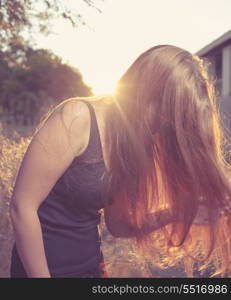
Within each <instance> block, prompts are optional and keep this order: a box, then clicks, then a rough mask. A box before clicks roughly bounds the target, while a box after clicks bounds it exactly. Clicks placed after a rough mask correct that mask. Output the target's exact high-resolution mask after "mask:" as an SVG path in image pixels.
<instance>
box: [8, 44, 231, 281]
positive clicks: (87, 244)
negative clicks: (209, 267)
mask: <svg viewBox="0 0 231 300" xmlns="http://www.w3.org/2000/svg"><path fill="white" fill-rule="evenodd" d="M88 109H89V110H88ZM89 112H90V113H89ZM224 142H225V138H224V136H223V131H222V127H221V121H220V119H219V114H218V111H217V108H216V99H215V93H214V88H213V84H212V83H211V82H210V80H209V78H208V75H207V72H206V69H205V67H204V66H203V61H202V60H201V59H199V58H198V57H196V56H194V55H192V54H190V53H189V52H187V51H185V50H183V49H181V48H178V47H175V46H171V45H161V46H157V47H153V48H151V49H149V50H147V51H146V52H144V53H143V54H142V55H140V56H139V57H138V58H137V59H136V61H135V62H134V63H133V64H132V65H131V66H130V68H129V69H128V70H127V72H126V73H125V74H124V75H123V76H122V78H121V79H120V81H119V82H118V86H117V90H116V92H115V94H114V95H113V96H110V97H109V96H102V97H89V98H73V99H68V100H65V101H63V102H62V103H61V104H59V105H57V106H56V107H55V108H54V109H53V110H52V111H51V112H50V113H48V115H47V116H46V118H45V119H44V120H43V122H42V123H41V124H40V126H38V128H37V130H36V132H35V134H34V136H33V139H32V141H31V143H30V145H29V147H28V150H27V152H26V154H25V156H24V159H23V161H22V164H21V167H20V170H19V173H18V176H17V179H16V183H15V187H14V191H13V195H12V202H11V218H12V223H13V226H14V229H15V239H16V246H15V247H14V248H13V255H12V264H11V277H25V276H28V277H101V276H104V275H102V267H101V266H102V265H103V256H102V253H101V250H100V235H99V232H98V229H97V226H98V224H99V222H100V209H101V208H104V214H105V221H106V225H107V227H108V229H109V231H110V232H111V233H112V234H113V235H114V236H117V237H135V238H136V239H135V240H136V241H137V245H138V249H140V250H142V251H145V253H146V254H147V255H151V257H152V258H153V259H154V263H158V258H159V257H162V258H163V256H161V255H160V254H161V253H164V255H165V260H163V259H162V260H161V261H160V262H159V264H160V265H164V264H165V263H166V262H168V263H172V262H177V261H179V259H181V260H183V261H185V263H187V266H189V265H190V264H191V265H192V264H193V262H194V261H198V260H199V261H204V262H205V266H206V264H208V263H209V262H210V261H212V262H214V264H215V266H216V270H217V273H219V274H221V275H223V276H224V274H225V272H227V270H228V269H229V267H230V266H229V263H230V255H231V254H230V249H231V247H230V246H231V244H230V236H231V235H230V233H231V227H230V226H231V218H230V196H231V188H230V165H229V164H228V163H227V162H226V161H225V159H224V153H223V148H222V146H223V144H224Z"/></svg>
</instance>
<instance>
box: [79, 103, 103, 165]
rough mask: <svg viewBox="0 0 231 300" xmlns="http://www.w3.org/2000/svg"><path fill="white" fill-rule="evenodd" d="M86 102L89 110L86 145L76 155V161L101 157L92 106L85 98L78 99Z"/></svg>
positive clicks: (100, 146) (97, 159)
mask: <svg viewBox="0 0 231 300" xmlns="http://www.w3.org/2000/svg"><path fill="white" fill-rule="evenodd" d="M78 101H82V102H84V103H86V105H87V106H88V109H89V112H90V118H91V124H90V135H89V140H88V145H87V148H86V149H85V151H84V152H83V153H82V154H80V155H79V156H77V157H76V159H77V160H78V161H84V162H89V163H94V162H98V161H101V160H102V159H103V154H102V145H101V140H100V134H99V128H98V123H97V119H96V115H95V111H94V108H93V106H92V105H91V104H90V103H89V102H88V101H86V100H82V99H81V100H78Z"/></svg>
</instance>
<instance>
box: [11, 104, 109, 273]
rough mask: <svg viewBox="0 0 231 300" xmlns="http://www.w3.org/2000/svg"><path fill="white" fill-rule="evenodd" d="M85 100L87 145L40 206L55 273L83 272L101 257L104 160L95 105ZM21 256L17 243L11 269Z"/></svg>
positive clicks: (51, 263) (40, 217)
mask: <svg viewBox="0 0 231 300" xmlns="http://www.w3.org/2000/svg"><path fill="white" fill-rule="evenodd" d="M81 101H84V100H81ZM84 102H85V103H86V104H87V106H88V108H89V112H90V117H91V127H90V136H89V142H88V145H87V148H86V149H85V151H84V152H83V153H82V154H80V155H79V156H77V157H75V158H74V160H73V161H72V163H71V165H70V166H69V167H68V168H67V170H66V171H65V172H64V173H63V175H62V176H61V177H60V178H59V179H58V181H57V182H56V183H55V185H54V186H53V188H52V190H51V191H50V193H49V194H48V196H47V197H46V199H45V200H44V201H43V202H42V204H41V205H40V207H39V209H38V216H39V219H40V222H41V228H42V232H43V240H44V247H45V253H46V258H47V262H48V267H49V270H50V272H51V275H54V276H65V275H70V274H71V273H75V274H77V273H78V272H84V271H86V270H88V269H89V267H91V266H94V265H95V266H97V264H98V263H99V261H100V259H101V252H100V236H99V233H98V228H97V225H98V224H99V222H100V213H99V210H100V209H101V208H102V207H103V203H102V201H101V188H102V181H101V179H102V175H103V174H104V171H105V164H104V160H103V155H102V146H101V141H100V134H99V128H98V124H97V119H96V115H95V112H94V109H93V106H92V105H91V104H90V103H89V102H87V101H84ZM18 259H19V257H18V255H17V253H16V249H15V247H14V249H13V257H12V270H11V271H12V273H14V272H16V273H17V270H14V266H15V265H16V263H15V261H17V260H18Z"/></svg>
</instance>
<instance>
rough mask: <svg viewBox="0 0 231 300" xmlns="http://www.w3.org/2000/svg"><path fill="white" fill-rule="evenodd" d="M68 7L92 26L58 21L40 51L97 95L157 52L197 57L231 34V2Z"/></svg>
mask: <svg viewBox="0 0 231 300" xmlns="http://www.w3.org/2000/svg"><path fill="white" fill-rule="evenodd" d="M66 1H67V2H68V3H69V5H70V8H71V9H73V11H76V12H80V13H81V14H82V15H83V17H84V19H85V21H86V23H87V26H78V27H77V28H72V26H71V25H70V24H69V23H68V22H67V21H65V20H56V21H54V22H53V25H52V31H53V32H54V34H51V35H49V36H47V37H45V36H42V35H39V34H38V35H37V36H36V43H37V47H39V48H46V49H51V50H52V51H53V52H54V53H55V54H57V55H59V56H60V57H62V58H63V61H64V62H66V63H69V64H70V65H73V66H74V67H77V68H78V69H79V71H80V72H81V73H82V75H83V80H84V82H85V83H86V84H87V85H89V86H91V87H92V89H93V92H94V93H95V94H106V93H111V92H113V90H114V88H115V84H116V82H117V80H119V78H120V76H122V74H123V73H124V72H125V71H126V69H127V68H128V67H129V66H130V65H131V63H132V62H133V61H134V60H135V59H136V58H137V57H138V56H139V55H140V54H141V53H142V52H143V51H145V50H147V49H148V48H150V47H152V46H155V45H158V44H172V45H175V46H179V47H181V48H184V49H186V50H188V51H190V52H192V53H196V52H197V51H198V50H200V49H201V48H203V47H204V46H206V45H207V44H209V43H211V42H212V41H213V40H215V39H217V38H218V37H220V36H221V35H222V34H224V33H225V32H227V31H229V30H231V17H230V16H231V0H95V4H96V6H97V7H98V8H99V9H101V11H102V12H101V13H99V12H98V11H97V10H95V9H92V8H89V7H88V6H87V5H86V4H85V3H84V2H83V1H82V0H66ZM66 1H65V2H66Z"/></svg>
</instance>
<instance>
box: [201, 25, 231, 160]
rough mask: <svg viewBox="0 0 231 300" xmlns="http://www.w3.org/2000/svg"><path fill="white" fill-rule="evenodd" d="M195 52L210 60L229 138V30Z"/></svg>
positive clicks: (221, 113) (230, 91)
mask: <svg viewBox="0 0 231 300" xmlns="http://www.w3.org/2000/svg"><path fill="white" fill-rule="evenodd" d="M196 54H197V55H198V56H200V57H203V58H206V59H207V60H208V61H209V62H210V66H209V72H210V73H211V74H212V77H213V78H215V82H216V88H217V91H218V106H219V111H220V115H221V119H222V121H223V124H224V127H225V133H226V135H227V136H228V139H229V140H231V30H230V31H228V32H226V33H225V34H223V35H222V36H221V37H219V38H218V39H216V40H215V41H213V42H211V43H210V44H209V45H207V46H205V47H204V48H202V49H201V50H199V51H198V52H197V53H196ZM229 149H230V147H229ZM229 151H231V150H229ZM228 160H230V156H229V159H228Z"/></svg>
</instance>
